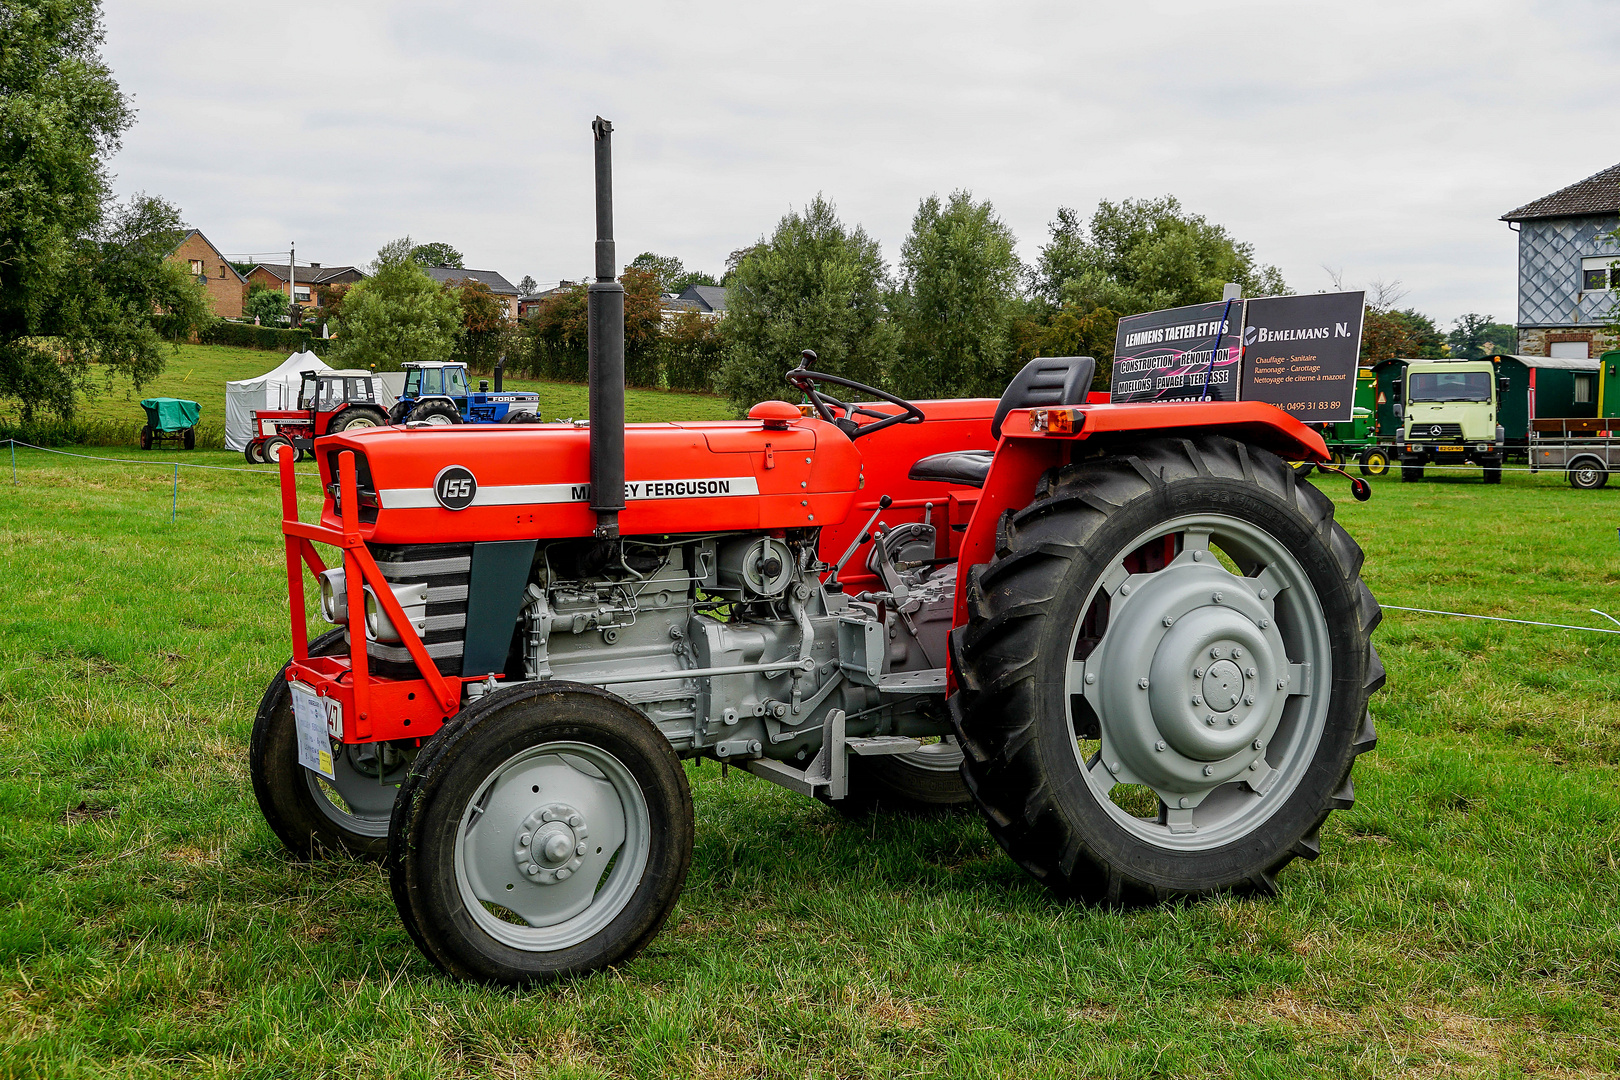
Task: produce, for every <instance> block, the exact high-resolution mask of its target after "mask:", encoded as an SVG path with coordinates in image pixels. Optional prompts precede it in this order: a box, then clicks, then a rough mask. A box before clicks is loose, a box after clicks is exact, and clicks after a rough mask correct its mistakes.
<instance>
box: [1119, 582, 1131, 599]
mask: <svg viewBox="0 0 1620 1080" xmlns="http://www.w3.org/2000/svg"><path fill="white" fill-rule="evenodd" d="M1119 595H1121V596H1129V595H1131V587H1130V584H1129V583H1127V584H1124V585H1121V586H1120V587H1119Z"/></svg>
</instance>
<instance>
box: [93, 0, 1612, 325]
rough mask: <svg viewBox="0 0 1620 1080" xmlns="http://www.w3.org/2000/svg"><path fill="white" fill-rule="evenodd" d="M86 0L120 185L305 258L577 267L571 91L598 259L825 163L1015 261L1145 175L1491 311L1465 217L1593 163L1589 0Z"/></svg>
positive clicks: (828, 170) (579, 197) (1261, 228)
mask: <svg viewBox="0 0 1620 1080" xmlns="http://www.w3.org/2000/svg"><path fill="white" fill-rule="evenodd" d="M105 7H106V27H107V40H106V46H105V55H106V57H107V60H108V62H109V63H110V64H111V66H112V69H113V71H114V73H115V75H116V76H117V78H118V80H119V82H120V84H121V85H122V87H123V89H124V90H125V91H126V92H127V93H129V94H131V95H133V97H134V102H135V106H136V108H137V109H138V115H139V119H138V122H137V124H136V126H135V127H134V129H133V130H132V131H130V132H129V134H128V135H127V136H126V138H125V140H124V147H123V150H122V152H121V153H120V154H119V155H118V156H117V157H116V158H115V160H114V162H113V169H114V171H115V172H116V173H117V176H118V179H117V185H116V186H117V189H118V191H119V192H120V193H121V194H129V193H131V192H134V191H147V192H151V193H154V194H159V195H162V196H164V197H166V198H168V199H169V200H171V201H172V202H174V203H176V204H177V205H179V206H180V207H181V209H182V210H183V212H184V215H185V218H186V220H187V222H188V223H189V224H191V225H194V226H196V227H198V228H200V229H202V231H203V232H204V233H206V234H207V235H208V237H209V238H210V239H211V240H213V241H214V243H215V244H217V245H218V246H219V247H220V248H221V249H222V250H224V251H226V252H228V253H244V252H254V251H259V252H268V251H270V250H272V249H278V248H279V249H282V250H285V248H286V246H287V244H288V242H289V241H296V242H297V245H298V255H299V261H300V262H303V261H306V260H314V261H317V262H322V263H326V264H328V265H331V264H342V263H357V264H364V263H366V262H367V261H369V260H370V258H371V257H372V256H373V255H374V254H375V253H376V250H377V248H378V247H379V246H380V245H381V244H383V243H384V242H386V241H388V240H390V239H392V238H395V237H398V236H402V235H405V234H407V233H408V234H410V235H411V236H412V237H413V238H415V239H416V240H418V241H425V240H443V241H447V242H449V243H450V244H452V245H454V246H455V247H457V248H459V249H460V250H461V251H463V252H464V253H465V255H466V265H467V266H469V267H475V268H480V269H493V270H498V271H500V272H501V273H502V274H505V275H506V276H507V277H508V278H509V279H511V280H512V281H513V282H516V281H517V280H518V279H520V278H521V277H522V276H523V275H525V274H531V275H533V276H534V277H535V278H536V279H537V280H539V281H542V282H544V281H555V280H557V279H559V278H565V277H567V278H578V277H581V276H583V275H586V274H588V273H589V272H590V265H591V250H592V248H591V243H592V240H593V229H594V223H593V219H592V215H591V165H590V153H591V139H590V129H589V123H590V120H591V118H592V117H593V116H595V115H597V114H601V115H603V116H606V117H608V118H609V119H610V120H612V121H613V122H614V127H615V135H614V158H615V160H614V165H615V172H616V181H617V189H616V199H617V211H618V217H617V231H618V238H619V253H620V257H621V262H627V261H628V260H629V259H630V258H631V257H633V256H634V255H635V254H636V253H637V252H640V251H644V250H651V251H656V252H659V253H661V254H670V255H676V256H678V257H680V258H681V259H682V260H684V261H685V263H686V264H687V266H688V267H692V268H699V269H707V270H710V271H711V272H714V273H716V274H717V275H718V273H719V272H720V271H721V269H722V268H723V265H724V262H725V257H726V255H727V253H728V252H730V251H732V250H733V249H735V248H738V247H741V246H743V245H744V244H747V243H750V242H752V241H754V240H756V239H757V238H759V237H760V236H761V235H763V234H765V233H768V232H769V231H770V230H771V229H772V228H773V227H774V225H775V224H776V222H777V220H778V219H779V218H780V217H781V215H782V214H783V213H784V212H786V211H787V210H789V209H791V208H796V207H801V206H802V205H803V204H804V203H805V202H807V201H808V200H809V199H810V198H812V197H813V196H814V195H815V194H816V193H817V192H823V193H825V194H826V195H827V196H828V197H830V198H831V199H832V200H833V201H834V202H835V203H836V204H837V206H838V209H839V212H840V214H841V215H842V217H843V218H844V220H845V221H846V222H852V223H853V222H858V223H860V224H861V225H864V226H865V227H866V229H867V230H868V231H869V232H870V233H872V234H873V235H874V236H876V237H877V238H878V239H879V240H880V241H881V242H882V244H883V250H884V254H885V257H886V258H887V259H888V260H889V261H890V263H891V265H892V264H893V263H894V262H895V261H896V260H897V259H898V257H899V252H900V244H901V242H902V241H903V239H904V237H905V235H906V232H907V231H908V229H909V227H910V223H911V217H912V214H913V213H914V212H915V210H916V207H917V201H918V199H919V198H920V197H922V196H925V195H928V194H930V193H939V194H942V195H943V194H947V193H949V192H950V191H952V190H954V189H957V188H967V189H969V190H971V191H972V192H973V194H974V196H975V197H977V198H980V199H989V200H991V201H992V202H993V203H994V204H995V206H996V209H997V211H998V212H999V213H1000V214H1001V216H1002V217H1003V218H1004V219H1005V220H1006V221H1007V223H1008V224H1009V225H1010V226H1011V227H1012V229H1013V231H1014V232H1015V234H1016V235H1017V236H1018V238H1019V242H1020V251H1021V254H1022V255H1023V257H1024V258H1025V259H1033V258H1034V257H1035V255H1036V254H1037V252H1038V249H1039V247H1040V245H1041V244H1042V243H1044V242H1045V240H1046V236H1047V224H1048V223H1049V222H1050V221H1051V219H1052V217H1053V215H1054V213H1055V212H1056V210H1057V208H1058V207H1059V206H1072V207H1074V208H1076V209H1077V210H1079V211H1080V212H1081V213H1082V215H1084V216H1087V217H1089V215H1090V213H1091V211H1092V209H1093V208H1094V207H1095V206H1096V204H1097V202H1098V200H1101V199H1114V200H1117V199H1123V198H1128V197H1146V196H1157V195H1163V194H1173V195H1175V196H1176V197H1177V198H1179V199H1180V200H1181V201H1182V203H1183V205H1184V206H1185V207H1186V208H1188V209H1189V210H1192V211H1194V212H1197V213H1201V214H1204V215H1206V216H1207V217H1209V218H1210V219H1211V220H1213V221H1216V222H1219V223H1221V224H1223V225H1225V226H1226V227H1227V228H1228V229H1229V230H1230V231H1231V232H1232V234H1233V235H1235V236H1236V237H1238V238H1239V239H1242V240H1247V241H1249V242H1251V243H1253V244H1254V246H1255V249H1256V252H1257V253H1258V255H1259V257H1260V258H1261V259H1262V260H1263V261H1265V262H1270V263H1275V264H1276V265H1277V266H1279V267H1280V268H1281V269H1282V271H1283V273H1284V275H1285V276H1286V278H1287V280H1288V283H1289V285H1290V286H1292V287H1293V288H1294V289H1296V290H1300V291H1315V290H1318V289H1322V288H1328V287H1331V282H1330V279H1329V277H1328V274H1327V273H1326V272H1325V271H1324V270H1323V267H1324V265H1325V266H1328V267H1332V268H1334V269H1335V270H1339V271H1342V274H1343V279H1344V282H1345V285H1346V287H1350V288H1357V287H1361V286H1363V285H1364V284H1366V283H1368V282H1370V281H1372V280H1375V279H1382V280H1384V281H1393V280H1397V279H1398V280H1399V281H1400V282H1402V284H1403V286H1404V287H1405V288H1406V289H1407V290H1408V295H1407V298H1406V300H1405V301H1403V304H1404V303H1409V304H1413V305H1416V306H1417V307H1418V308H1419V310H1422V311H1424V312H1427V313H1428V314H1430V315H1432V316H1434V317H1435V318H1437V319H1439V320H1440V321H1441V322H1442V323H1443V324H1449V322H1450V320H1452V319H1454V318H1455V317H1456V316H1457V315H1459V314H1461V313H1463V312H1466V311H1478V312H1484V313H1489V314H1493V315H1496V316H1497V317H1498V318H1499V319H1503V320H1505V321H1510V322H1511V321H1512V319H1513V315H1514V302H1515V300H1514V296H1515V292H1514V290H1515V261H1514V260H1515V241H1516V238H1515V236H1514V234H1513V233H1512V232H1510V231H1509V229H1508V227H1507V225H1506V224H1505V223H1503V222H1501V221H1498V220H1497V219H1498V218H1499V217H1500V215H1501V214H1503V213H1504V212H1506V211H1508V210H1510V209H1512V208H1514V207H1516V206H1519V205H1521V204H1523V203H1526V202H1529V201H1530V200H1531V199H1534V198H1537V197H1539V196H1541V195H1545V194H1547V193H1549V192H1551V191H1553V190H1555V189H1557V188H1560V187H1563V186H1564V185H1566V184H1570V183H1573V182H1575V181H1577V180H1580V179H1582V178H1584V177H1586V176H1589V175H1591V174H1592V173H1594V172H1597V171H1598V170H1600V169H1603V168H1606V167H1608V166H1609V165H1613V164H1614V163H1616V162H1617V161H1620V80H1617V75H1620V4H1617V3H1615V0H1557V2H1542V3H1536V2H1531V0H1466V2H1464V0H1444V2H1423V0H1405V2H1399V3H1395V2H1385V0H1358V2H1356V3H1343V2H1340V3H1331V4H1329V3H1316V2H1304V0H1290V2H1233V3H1224V4H1223V3H1208V2H1199V3H1164V2H1151V0H1149V2H1144V0H1128V2H1116V3H1110V4H1094V3H1086V2H1075V0H1071V2H1067V3H1052V4H1034V3H1028V4H1014V3H1002V4H987V3H975V4H955V3H944V2H938V0H935V2H932V3H923V4H899V3H872V2H866V3H853V4H847V3H840V4H831V3H815V4H761V3H753V4H739V5H726V4H720V3H710V4H680V5H677V4H672V3H658V4H650V3H633V2H627V0H619V2H615V3H612V4H600V5H593V4H589V3H584V4H582V3H568V4H532V3H531V4H521V3H502V2H499V0H486V2H481V3H476V4H453V3H434V4H430V3H408V2H403V0H394V2H387V3H382V2H359V0H337V2H333V0H326V2H324V3H318V4H306V3H300V2H282V3H268V4H252V5H236V4H228V5H227V4H197V3H195V2H179V0H172V2H157V0H111V2H108V3H107V4H106V5H105Z"/></svg>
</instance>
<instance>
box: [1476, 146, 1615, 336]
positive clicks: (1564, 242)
mask: <svg viewBox="0 0 1620 1080" xmlns="http://www.w3.org/2000/svg"><path fill="white" fill-rule="evenodd" d="M1502 220H1503V221H1505V222H1507V223H1508V226H1509V227H1510V228H1512V229H1513V230H1514V231H1516V232H1517V233H1518V234H1519V317H1518V328H1519V350H1518V351H1519V353H1520V354H1521V355H1523V356H1560V357H1568V358H1579V359H1585V358H1588V357H1594V356H1598V355H1600V354H1602V353H1603V352H1604V351H1606V350H1608V349H1614V348H1620V329H1617V328H1616V327H1615V326H1614V325H1613V320H1614V319H1615V318H1616V317H1617V316H1620V308H1617V304H1620V268H1616V267H1614V266H1611V264H1612V263H1614V262H1615V261H1616V260H1620V243H1617V242H1616V240H1615V236H1614V231H1615V228H1616V227H1617V226H1620V165H1611V166H1610V167H1609V168H1607V169H1604V170H1603V171H1602V172H1600V173H1597V174H1596V175H1593V176H1589V177H1587V178H1586V179H1585V180H1582V181H1581V182H1580V183H1577V184H1571V185H1570V186H1569V187H1566V188H1561V189H1560V190H1558V191H1555V192H1553V193H1552V194H1551V195H1545V196H1542V197H1541V198H1539V199H1537V200H1536V201H1535V202H1531V203H1526V204H1525V205H1524V206H1521V207H1519V208H1518V209H1517V210H1510V211H1508V212H1507V213H1506V214H1503V215H1502Z"/></svg>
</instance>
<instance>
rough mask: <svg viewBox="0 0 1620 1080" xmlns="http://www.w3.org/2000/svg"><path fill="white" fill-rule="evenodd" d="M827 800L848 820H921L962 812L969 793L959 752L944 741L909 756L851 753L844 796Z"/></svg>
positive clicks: (950, 740) (952, 742) (952, 741)
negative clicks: (896, 816)
mask: <svg viewBox="0 0 1620 1080" xmlns="http://www.w3.org/2000/svg"><path fill="white" fill-rule="evenodd" d="M827 801H828V804H829V805H830V806H832V807H834V808H835V809H837V810H838V811H839V812H840V813H842V814H844V815H846V816H849V817H864V816H866V815H867V814H873V813H888V812H897V813H902V814H914V815H919V816H921V815H928V814H939V813H949V812H952V811H956V810H964V809H967V808H968V807H971V806H972V805H973V793H972V792H971V791H969V790H968V788H967V783H966V781H964V780H963V779H962V748H961V747H960V746H958V745H957V742H956V739H955V738H954V737H947V738H943V739H940V740H938V741H937V742H933V743H924V744H923V745H922V747H920V748H919V749H917V750H913V751H912V752H911V753H909V754H881V755H878V756H875V757H862V756H859V755H853V754H852V755H850V758H849V794H848V795H846V796H845V797H844V798H842V799H839V800H837V801H832V800H827Z"/></svg>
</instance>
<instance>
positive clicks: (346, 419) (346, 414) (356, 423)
mask: <svg viewBox="0 0 1620 1080" xmlns="http://www.w3.org/2000/svg"><path fill="white" fill-rule="evenodd" d="M387 422H388V418H387V417H386V416H384V415H383V413H382V411H381V410H377V409H366V408H355V409H344V410H343V415H342V416H339V417H338V418H337V419H336V420H335V421H333V422H332V425H331V426H330V427H329V428H327V431H328V432H329V433H330V432H336V431H356V430H358V429H360V428H373V427H382V426H383V425H384V424H386V423H387Z"/></svg>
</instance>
